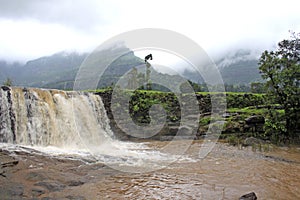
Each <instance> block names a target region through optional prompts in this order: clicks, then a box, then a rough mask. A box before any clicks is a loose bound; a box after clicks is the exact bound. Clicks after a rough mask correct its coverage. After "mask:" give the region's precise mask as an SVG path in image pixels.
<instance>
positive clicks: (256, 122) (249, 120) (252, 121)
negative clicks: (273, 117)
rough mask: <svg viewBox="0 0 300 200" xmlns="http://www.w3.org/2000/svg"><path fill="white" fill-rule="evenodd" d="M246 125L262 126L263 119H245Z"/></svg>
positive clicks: (258, 116) (254, 117) (257, 116)
mask: <svg viewBox="0 0 300 200" xmlns="http://www.w3.org/2000/svg"><path fill="white" fill-rule="evenodd" d="M245 122H246V124H248V125H254V124H264V123H265V118H264V117H263V116H261V115H253V116H251V117H248V118H247V119H245Z"/></svg>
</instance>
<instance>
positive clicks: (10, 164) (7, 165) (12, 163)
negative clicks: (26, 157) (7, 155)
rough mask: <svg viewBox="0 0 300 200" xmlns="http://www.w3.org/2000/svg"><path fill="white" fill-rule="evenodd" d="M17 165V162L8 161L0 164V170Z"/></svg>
mask: <svg viewBox="0 0 300 200" xmlns="http://www.w3.org/2000/svg"><path fill="white" fill-rule="evenodd" d="M18 163H19V161H18V160H12V161H9V162H1V165H0V167H1V168H5V167H13V166H15V165H17V164H18Z"/></svg>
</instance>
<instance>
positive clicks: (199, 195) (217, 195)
mask: <svg viewBox="0 0 300 200" xmlns="http://www.w3.org/2000/svg"><path fill="white" fill-rule="evenodd" d="M181 143H182V141H178V148H180V145H181ZM166 144H167V142H158V141H152V142H147V145H149V146H150V147H151V148H155V149H159V148H161V147H163V146H164V145H166ZM199 148H200V142H199V141H196V142H193V144H192V145H191V147H190V148H189V149H188V151H187V152H186V155H187V156H188V157H189V158H191V160H185V161H180V162H174V163H173V164H171V165H169V166H167V167H166V168H164V169H161V170H157V171H153V172H147V173H126V172H121V171H117V170H114V169H112V168H110V167H108V166H106V165H105V164H102V163H95V162H92V161H89V160H88V159H87V160H84V159H77V158H76V159H75V158H73V157H72V156H70V155H68V156H66V155H65V156H61V157H59V156H51V155H45V154H39V153H38V152H36V151H34V150H32V151H31V150H26V151H22V150H21V151H14V150H10V151H8V150H6V149H2V150H1V152H0V160H1V163H5V162H10V161H15V160H18V161H19V162H18V164H16V165H14V166H6V167H2V168H1V169H0V174H1V176H0V199H181V200H182V199H205V200H206V199H230V200H232V199H238V198H239V197H240V196H241V195H243V194H245V193H249V192H255V193H256V195H257V197H258V199H283V200H286V199H300V148H299V147H270V148H269V151H268V152H261V151H256V150H254V149H252V148H251V147H248V148H242V149H241V148H238V147H234V146H229V145H228V144H224V143H217V144H216V145H215V147H214V149H213V150H212V152H210V153H209V155H208V156H207V157H206V158H205V159H199V156H198V155H199Z"/></svg>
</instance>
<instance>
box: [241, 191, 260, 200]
mask: <svg viewBox="0 0 300 200" xmlns="http://www.w3.org/2000/svg"><path fill="white" fill-rule="evenodd" d="M239 200H257V196H256V194H255V193H254V192H251V193H248V194H245V195H243V196H241V197H240V198H239Z"/></svg>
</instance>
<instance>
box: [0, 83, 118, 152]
mask: <svg viewBox="0 0 300 200" xmlns="http://www.w3.org/2000/svg"><path fill="white" fill-rule="evenodd" d="M112 138H113V133H112V131H111V129H110V126H109V119H108V117H107V115H106V111H105V108H104V106H103V103H102V100H101V97H100V96H97V95H94V94H91V93H86V92H75V91H72V92H70V91H68V92H67V91H59V90H44V89H35V88H24V89H22V88H15V87H12V88H10V87H6V86H2V87H1V88H0V142H3V143H15V144H23V145H32V146H48V145H51V146H57V147H70V148H73V147H84V145H91V146H92V145H99V144H101V143H104V142H105V141H108V140H112Z"/></svg>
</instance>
